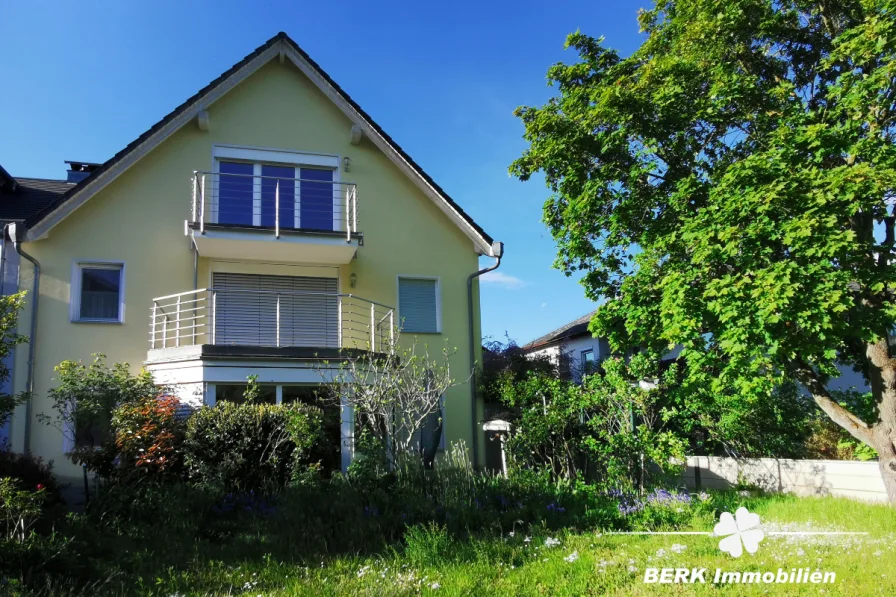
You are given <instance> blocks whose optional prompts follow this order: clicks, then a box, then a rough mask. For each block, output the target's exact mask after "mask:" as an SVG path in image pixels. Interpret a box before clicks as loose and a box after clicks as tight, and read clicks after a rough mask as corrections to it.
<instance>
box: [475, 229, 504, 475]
mask: <svg viewBox="0 0 896 597" xmlns="http://www.w3.org/2000/svg"><path fill="white" fill-rule="evenodd" d="M492 256H493V257H494V258H495V264H494V265H491V266H489V267H487V268H485V269H481V270H479V271H478V272H473V273H472V274H470V275H469V277H468V278H467V313H468V315H469V319H470V406H471V407H472V412H473V445H472V452H473V468H479V422H478V421H477V420H476V413H477V412H478V411H477V408H476V342H477V340H476V338H475V327H476V326H475V325H474V323H473V280H474V279H476V278H478V277H479V276H481V275H482V274H486V273H488V272H492V271H495V270H496V269H498V267H499V266H500V265H501V257H503V256H504V243H502V242H496V243H493V244H492ZM479 341H481V338H480V339H479Z"/></svg>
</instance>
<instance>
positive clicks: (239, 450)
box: [184, 402, 322, 491]
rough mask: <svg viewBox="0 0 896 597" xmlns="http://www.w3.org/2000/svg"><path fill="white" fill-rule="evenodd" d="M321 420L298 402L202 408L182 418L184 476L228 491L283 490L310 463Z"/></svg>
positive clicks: (317, 412)
mask: <svg viewBox="0 0 896 597" xmlns="http://www.w3.org/2000/svg"><path fill="white" fill-rule="evenodd" d="M321 420H322V415H321V411H320V409H318V408H315V407H312V406H308V405H305V404H302V403H293V404H288V405H270V404H252V403H242V404H235V403H232V402H224V403H222V404H219V405H217V406H215V407H208V406H205V407H203V408H201V409H199V410H198V411H196V412H195V413H194V414H193V415H192V416H191V417H190V419H189V421H188V422H187V434H186V440H185V442H184V462H185V465H186V470H187V474H188V476H189V477H190V479H192V480H194V481H196V482H199V483H202V484H205V485H209V486H212V487H217V488H222V489H227V490H243V491H247V490H255V489H261V490H274V489H279V488H282V487H283V486H285V485H286V484H287V483H288V482H289V481H291V480H292V479H293V476H294V475H300V474H301V473H303V472H304V468H305V467H306V465H308V464H310V463H309V462H308V459H307V455H308V454H309V452H310V450H311V447H312V446H313V445H314V444H315V443H316V442H318V441H319V440H320V435H321Z"/></svg>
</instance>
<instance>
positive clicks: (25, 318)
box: [0, 33, 503, 477]
mask: <svg viewBox="0 0 896 597" xmlns="http://www.w3.org/2000/svg"><path fill="white" fill-rule="evenodd" d="M70 166H71V169H70V171H69V173H68V177H69V178H68V180H67V181H45V180H36V179H27V178H13V177H12V176H9V175H8V174H7V173H6V172H5V171H4V172H3V186H2V196H0V219H2V220H3V221H4V222H5V223H6V224H7V226H6V235H4V236H5V242H4V246H3V247H2V257H3V259H4V271H3V275H2V281H3V283H4V288H3V290H4V291H5V292H11V291H12V290H15V288H19V289H21V290H25V291H28V292H29V296H28V297H27V305H26V307H25V309H24V310H23V312H22V313H21V314H20V317H19V331H20V333H23V334H25V335H29V336H31V332H30V330H31V325H32V321H34V320H33V318H35V316H36V332H35V334H34V336H33V337H32V338H31V343H30V345H28V344H26V345H23V346H21V347H20V348H19V349H17V351H16V355H15V364H14V377H13V380H12V381H13V387H14V389H15V390H16V391H21V390H26V389H28V387H29V385H33V401H32V403H31V405H30V407H28V408H26V407H24V406H23V407H20V408H19V410H18V411H17V412H16V415H15V417H14V418H13V420H12V424H11V427H10V429H9V430H8V432H9V435H10V439H11V444H12V447H13V449H15V450H20V451H31V452H33V453H35V454H36V455H39V456H42V457H44V458H45V459H52V460H54V461H55V467H56V468H55V470H56V472H57V474H59V475H60V476H62V477H73V476H76V475H78V474H79V469H77V468H76V467H74V465H72V464H71V463H70V462H69V461H68V460H67V459H66V458H65V457H64V456H63V454H64V452H65V451H66V450H67V449H70V448H71V446H72V442H74V441H77V440H76V439H75V437H76V436H77V434H76V433H74V431H76V430H69V431H70V433H67V434H65V435H66V437H65V438H63V437H62V436H60V434H59V432H58V431H57V430H55V429H52V428H50V427H48V426H45V425H42V424H40V423H38V422H37V418H36V417H37V415H38V414H40V413H48V409H49V406H50V404H49V400H48V399H47V392H48V390H50V388H52V387H53V386H54V383H55V382H54V379H53V378H54V371H53V369H54V367H55V366H56V365H57V364H58V363H60V362H61V361H63V360H67V359H72V360H78V359H80V360H83V361H85V362H87V361H89V360H90V359H91V355H92V354H93V353H98V352H101V353H104V354H106V355H107V357H108V360H109V361H110V362H122V361H124V362H128V363H130V365H131V368H132V369H133V370H134V371H135V372H136V371H138V370H140V368H141V367H145V368H146V369H147V370H149V371H150V372H152V374H153V375H154V376H155V378H156V379H157V380H158V381H159V382H160V383H164V384H168V385H170V386H171V387H172V388H173V389H174V391H175V392H176V393H177V394H178V395H179V397H180V398H181V399H182V400H184V401H186V402H189V403H192V404H194V405H198V404H202V403H204V404H209V405H214V404H215V403H216V401H218V400H225V399H228V398H230V397H234V396H239V395H240V394H241V393H242V389H243V388H244V387H245V384H246V378H247V377H248V376H250V375H257V376H258V381H259V383H260V384H262V389H263V390H264V391H265V393H266V394H267V395H268V396H269V398H270V400H271V401H276V402H278V403H279V402H281V401H288V400H291V399H298V398H301V397H302V396H303V395H307V394H308V393H309V389H312V390H313V388H314V386H316V385H318V384H320V382H321V373H320V371H319V368H320V367H321V366H330V367H334V366H337V365H338V362H339V360H340V359H341V358H344V356H345V355H346V354H349V353H350V352H351V351H361V350H367V349H369V348H373V349H374V350H376V349H377V348H378V347H381V346H382V343H383V341H384V340H385V339H386V338H387V336H388V335H389V334H390V333H391V330H392V327H391V326H392V325H393V324H394V325H398V324H399V323H400V324H401V325H402V326H403V336H402V337H403V339H404V340H405V341H407V342H410V341H411V340H412V339H413V338H414V337H419V339H420V340H421V345H422V344H423V343H426V344H428V345H429V347H430V350H431V351H433V352H434V353H439V352H440V350H441V347H442V346H443V344H444V343H445V342H446V341H449V342H450V346H452V347H457V353H456V355H455V356H454V358H453V360H452V371H453V372H454V374H455V377H456V379H458V380H460V381H462V382H464V383H462V384H461V385H458V386H456V387H453V388H452V389H451V390H449V392H448V393H447V395H446V396H445V402H444V404H445V406H444V429H445V436H446V437H447V441H448V442H452V441H458V440H463V441H465V442H466V444H467V445H468V446H471V445H473V446H474V447H475V446H476V445H477V444H480V445H481V440H480V436H481V429H480V430H479V431H474V430H475V429H476V421H478V420H479V419H480V418H481V413H477V412H474V410H473V408H474V406H475V401H474V399H473V397H472V396H471V387H470V384H469V383H467V382H466V381H465V380H468V379H469V377H470V371H471V367H472V363H473V360H474V359H475V360H478V359H479V344H480V343H479V341H478V340H479V338H480V336H481V335H480V331H479V330H480V322H479V287H478V283H477V281H476V274H478V273H481V270H479V257H480V256H482V255H485V256H488V257H493V258H495V259H496V260H498V262H500V257H501V252H502V250H503V246H502V244H501V243H496V242H494V241H493V240H492V238H491V237H490V236H489V235H488V234H486V233H485V232H484V231H483V230H482V228H481V227H479V226H478V225H477V224H476V223H475V222H473V220H472V219H471V218H470V217H469V216H468V215H467V214H466V213H465V212H464V211H463V210H462V209H461V208H460V206H458V205H457V204H456V203H455V202H454V201H453V200H452V199H451V198H450V197H449V196H448V195H447V194H446V193H445V192H444V191H443V190H442V189H441V188H440V187H439V186H438V185H437V184H436V183H435V182H434V181H433V180H432V179H431V178H430V177H429V176H428V175H427V174H426V173H425V172H423V170H422V169H421V168H420V166H419V165H417V164H416V163H415V162H414V161H413V160H412V159H411V158H410V157H409V156H408V155H407V154H406V153H405V152H404V151H403V150H402V149H401V148H400V147H399V146H398V145H397V144H396V143H395V142H394V141H393V140H392V139H391V138H390V137H389V136H388V135H387V134H386V133H385V132H384V131H383V130H382V129H381V128H380V127H379V126H378V125H377V124H376V123H374V122H373V120H372V119H371V118H370V116H368V115H367V114H366V113H365V112H364V111H363V110H362V109H361V108H360V107H359V106H358V105H357V104H356V103H355V102H354V100H352V99H351V97H349V96H348V95H347V94H346V93H345V91H343V90H342V88H340V87H339V86H338V85H337V84H336V83H335V82H334V81H333V80H332V79H331V78H330V77H329V76H328V75H327V74H326V73H325V72H324V71H323V70H321V68H320V67H319V66H318V65H317V64H316V63H315V62H314V61H313V60H312V59H311V58H310V57H309V56H308V55H307V54H305V52H304V51H303V50H301V49H300V48H299V47H298V46H297V45H296V44H295V42H293V41H292V40H291V39H290V38H289V37H288V36H287V35H286V34H283V33H280V34H278V35H277V36H275V37H274V38H272V39H271V40H269V41H268V42H267V43H265V44H264V45H262V46H261V47H259V48H258V49H257V50H255V51H254V52H252V53H251V54H250V55H249V56H247V57H246V58H245V59H243V60H242V61H240V62H239V63H238V64H236V65H235V66H234V67H233V68H231V69H230V70H228V71H227V72H225V73H224V74H223V75H221V76H220V77H218V78H217V79H216V80H215V81H213V82H212V83H211V84H209V85H208V86H206V87H205V88H203V89H202V90H200V91H199V92H198V93H197V94H196V95H194V96H193V97H191V98H189V99H188V100H187V101H186V102H185V103H183V104H182V105H181V106H179V107H178V108H176V109H175V110H174V111H173V112H171V113H170V114H169V115H168V116H166V117H165V118H163V119H162V120H161V121H160V122H158V123H157V124H155V125H154V126H153V127H152V128H150V129H149V130H148V131H147V132H145V133H144V134H143V135H141V136H140V137H139V138H137V139H136V140H135V141H134V142H132V143H131V144H130V145H128V146H127V147H125V148H124V149H123V150H122V151H120V152H119V153H118V154H116V155H115V156H114V157H112V158H111V159H110V160H108V161H107V162H105V163H103V164H87V163H83V162H70ZM16 244H18V247H16V246H15V245H16ZM17 248H18V251H17ZM32 259H33V261H31V260H32ZM38 263H39V272H40V274H39V276H38V278H37V279H35V275H34V274H35V271H36V270H37V264H38ZM38 284H39V290H38V293H37V294H38V297H39V301H35V300H34V296H33V290H34V288H35V287H37V286H38ZM468 285H469V289H470V290H469V292H470V294H469V296H470V297H472V298H471V300H469V302H468ZM468 305H471V307H468ZM471 332H472V337H471ZM474 339H475V342H474V341H473V340H474ZM474 346H475V348H473V347H474ZM29 350H33V351H34V353H33V367H32V366H30V365H31V363H30V361H31V359H30V358H29ZM324 360H326V361H327V362H328V364H324V363H323V361H324ZM479 409H480V410H481V406H480V407H479ZM342 410H343V415H342V416H343V422H342V457H343V458H342V464H343V466H346V465H347V464H348V462H350V459H351V456H352V451H353V430H354V423H353V418H352V413H351V412H350V410H349V409H347V408H345V409H342ZM480 452H481V450H480ZM477 460H478V461H480V462H481V461H482V454H481V453H479V454H477Z"/></svg>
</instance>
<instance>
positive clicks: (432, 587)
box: [429, 582, 442, 591]
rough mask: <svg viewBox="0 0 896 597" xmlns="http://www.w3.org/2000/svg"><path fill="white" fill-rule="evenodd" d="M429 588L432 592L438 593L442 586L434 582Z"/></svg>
mask: <svg viewBox="0 0 896 597" xmlns="http://www.w3.org/2000/svg"><path fill="white" fill-rule="evenodd" d="M429 588H430V589H432V590H433V591H438V590H439V589H441V588H442V585H440V584H439V583H437V582H434V583H432V584H431V585H429Z"/></svg>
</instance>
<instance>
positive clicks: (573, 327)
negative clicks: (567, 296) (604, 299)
mask: <svg viewBox="0 0 896 597" xmlns="http://www.w3.org/2000/svg"><path fill="white" fill-rule="evenodd" d="M595 313H597V310H596V309H595V310H594V311H592V312H591V313H588V314H586V315H582V316H581V317H579V318H578V319H573V320H572V321H570V322H569V323H566V324H564V325H561V326H560V327H559V328H557V329H556V330H553V331H551V332H548V333H547V334H545V335H544V336H540V337H538V338H536V339H535V340H532V341H531V342H529V343H528V344H526V345H524V346H523V350H526V351H529V350H534V349H536V348H541V347H542V346H546V345H548V344H554V343H555V342H560V341H561V340H568V339H569V338H575V337H577V336H584V335H586V334H587V335H589V336H590V335H591V332H589V331H588V324H589V323H591V318H592V317H594V314H595Z"/></svg>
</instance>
